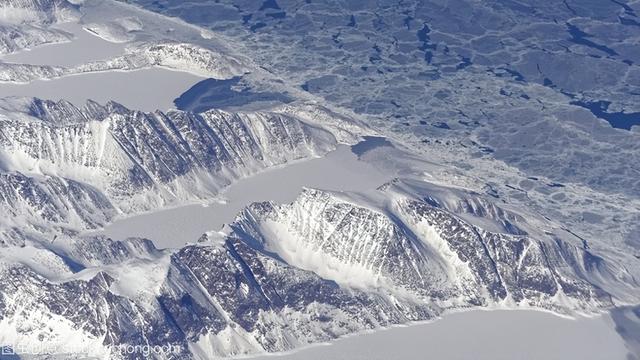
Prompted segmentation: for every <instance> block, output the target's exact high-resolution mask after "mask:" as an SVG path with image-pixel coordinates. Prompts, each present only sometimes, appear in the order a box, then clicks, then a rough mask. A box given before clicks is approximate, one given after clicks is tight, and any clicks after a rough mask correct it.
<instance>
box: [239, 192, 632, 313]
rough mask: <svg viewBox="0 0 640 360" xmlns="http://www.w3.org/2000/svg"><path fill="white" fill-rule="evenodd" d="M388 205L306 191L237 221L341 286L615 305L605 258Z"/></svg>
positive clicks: (444, 301) (413, 204) (455, 301)
mask: <svg viewBox="0 0 640 360" xmlns="http://www.w3.org/2000/svg"><path fill="white" fill-rule="evenodd" d="M384 204H385V205H384V206H381V207H379V208H375V207H371V205H359V204H358V202H357V200H353V199H349V198H344V195H333V194H330V193H327V192H322V191H317V190H306V191H305V192H303V194H302V195H301V196H300V198H298V199H297V200H296V201H295V202H293V203H292V204H289V205H276V204H273V203H260V204H254V205H252V206H251V207H249V208H248V209H247V210H246V211H245V212H244V213H243V214H242V216H241V217H240V218H239V220H238V221H237V223H236V224H234V227H235V229H236V231H238V232H239V233H240V234H242V236H244V237H247V238H250V239H253V241H254V242H255V243H258V244H261V246H262V247H264V249H265V250H266V251H271V252H274V253H276V254H277V255H278V256H280V257H281V258H282V259H284V260H285V261H286V262H287V263H289V264H291V265H294V266H297V267H300V268H303V269H306V270H310V271H314V272H316V273H318V274H321V276H323V277H325V278H329V279H332V280H335V281H337V282H338V283H341V284H343V285H347V286H356V287H360V288H366V289H370V290H371V289H378V288H379V289H384V291H391V292H392V293H393V292H395V293H398V294H406V293H410V294H414V295H415V296H418V297H421V298H423V299H428V301H435V302H436V303H438V304H439V305H440V306H443V307H448V306H465V305H467V306H468V305H487V304H492V303H516V304H523V305H531V306H539V307H550V308H558V309H561V308H573V309H581V308H597V307H602V306H608V305H611V296H610V295H609V294H608V293H607V292H606V291H604V290H603V289H601V288H600V287H599V285H597V284H599V281H598V279H599V278H600V277H601V276H607V277H609V279H610V280H611V282H612V283H616V282H624V280H622V279H615V277H614V275H612V272H611V268H610V267H611V266H612V265H611V264H608V263H607V262H606V261H605V260H604V259H602V258H600V257H598V256H595V255H593V254H591V253H590V252H589V251H587V250H585V249H583V248H582V247H579V246H576V245H575V244H570V243H567V242H565V241H563V240H560V239H557V238H554V237H553V236H549V237H543V238H538V237H532V236H529V235H513V234H508V233H494V232H490V231H486V230H483V229H481V228H478V227H477V226H474V225H471V224H470V223H468V222H466V221H464V220H462V219H461V218H459V217H458V216H456V215H455V214H453V213H451V212H449V211H447V210H444V209H441V208H438V207H436V206H433V205H432V204H429V203H428V202H425V201H423V200H417V199H411V198H403V197H397V196H396V195H389V198H388V199H387V200H385V202H384Z"/></svg>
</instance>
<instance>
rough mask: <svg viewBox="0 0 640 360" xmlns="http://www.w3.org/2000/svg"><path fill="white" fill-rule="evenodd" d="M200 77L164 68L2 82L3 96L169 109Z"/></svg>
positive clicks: (82, 103) (81, 103) (132, 107)
mask: <svg viewBox="0 0 640 360" xmlns="http://www.w3.org/2000/svg"><path fill="white" fill-rule="evenodd" d="M200 80H202V78H201V77H199V76H196V75H192V74H189V73H185V72H179V71H173V70H167V69H163V68H151V69H142V70H136V71H128V72H124V71H108V72H97V73H84V74H79V75H71V76H65V77H61V78H56V79H53V80H35V81H32V82H30V83H28V84H14V83H0V97H6V96H30V97H38V98H41V99H48V100H60V99H66V100H68V101H70V102H71V103H73V104H74V105H76V106H82V105H84V103H85V102H86V101H87V100H88V99H91V100H94V101H97V102H98V103H101V104H104V103H106V102H108V101H109V100H114V101H116V102H118V103H120V104H122V105H124V106H126V107H128V108H130V109H135V110H143V111H154V110H162V111H166V110H169V109H174V108H175V106H174V104H173V99H175V98H176V96H178V95H179V94H181V93H182V92H184V91H185V90H186V89H188V88H189V87H191V86H192V85H193V84H195V83H197V82H199V81H200Z"/></svg>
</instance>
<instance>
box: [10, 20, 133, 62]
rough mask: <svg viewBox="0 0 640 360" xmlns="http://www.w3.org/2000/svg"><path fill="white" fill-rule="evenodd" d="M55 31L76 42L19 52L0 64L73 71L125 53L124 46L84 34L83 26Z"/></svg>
mask: <svg viewBox="0 0 640 360" xmlns="http://www.w3.org/2000/svg"><path fill="white" fill-rule="evenodd" d="M55 28H56V29H60V30H63V31H66V32H68V33H71V34H73V36H74V39H73V40H72V41H69V42H65V43H57V44H50V45H43V46H38V47H36V48H34V49H30V50H23V51H19V52H16V53H13V54H9V55H5V56H3V57H0V60H2V61H4V62H11V63H19V64H33V65H53V66H66V67H72V66H76V65H80V64H83V63H87V62H90V61H96V60H105V59H110V58H113V57H116V56H118V55H122V54H123V53H124V48H125V44H122V43H112V42H109V41H106V40H104V39H102V38H100V37H98V36H95V35H93V34H91V33H90V32H88V31H86V30H84V29H83V28H82V25H81V24H76V23H67V24H60V25H56V26H55Z"/></svg>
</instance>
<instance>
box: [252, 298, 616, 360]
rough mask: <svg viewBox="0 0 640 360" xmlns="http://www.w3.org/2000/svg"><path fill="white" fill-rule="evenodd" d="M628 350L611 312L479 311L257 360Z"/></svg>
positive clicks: (589, 354) (604, 358)
mask: <svg viewBox="0 0 640 360" xmlns="http://www.w3.org/2000/svg"><path fill="white" fill-rule="evenodd" d="M627 353H628V351H627V349H626V348H625V345H624V342H623V340H622V338H621V337H620V336H619V335H618V334H617V333H616V332H615V331H614V326H613V321H612V320H611V318H610V317H608V316H600V317H593V318H585V317H578V318H576V319H570V318H564V317H559V316H556V315H553V314H550V313H546V312H540V311H522V310H495V311H481V310H475V311H466V312H461V313H454V314H449V315H445V316H444V317H443V318H442V319H439V320H437V321H434V322H431V323H424V324H417V325H410V326H404V327H395V328H391V329H387V330H381V331H376V332H373V333H368V334H362V335H356V336H349V337H346V338H343V339H339V340H336V341H334V342H332V343H330V344H320V345H312V346H310V347H307V348H303V349H301V350H299V351H295V352H293V353H290V354H284V355H267V356H261V357H256V358H253V359H252V360H303V359H304V360H324V359H332V360H395V359H398V360H399V359H402V360H425V359H475V360H483V359H486V360H501V359H504V360H507V359H548V360H553V359H558V360H560V359H583V360H587V359H588V360H616V359H619V360H623V359H626V358H627Z"/></svg>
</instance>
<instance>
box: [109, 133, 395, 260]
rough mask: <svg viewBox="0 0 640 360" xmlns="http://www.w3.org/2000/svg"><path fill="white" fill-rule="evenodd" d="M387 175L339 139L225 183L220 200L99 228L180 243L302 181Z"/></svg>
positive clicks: (358, 185)
mask: <svg viewBox="0 0 640 360" xmlns="http://www.w3.org/2000/svg"><path fill="white" fill-rule="evenodd" d="M390 179H391V176H390V175H389V174H383V173H381V172H379V171H378V170H377V169H376V168H375V167H373V166H372V165H370V164H368V163H366V162H363V161H359V160H358V158H357V157H356V155H355V154H354V153H353V152H351V151H350V148H349V147H348V146H345V145H340V146H339V147H338V149H337V150H335V151H333V152H331V153H329V154H327V155H326V156H325V157H323V158H317V159H312V160H306V161H301V162H297V163H294V164H290V165H287V166H284V167H279V168H275V169H270V170H267V171H265V172H262V173H259V174H257V175H255V176H252V177H249V178H245V179H242V180H239V181H237V182H235V183H234V184H232V185H230V186H229V187H228V188H227V190H226V191H225V192H224V193H223V194H222V196H223V197H224V198H225V199H226V203H224V204H220V203H211V204H208V205H206V206H203V205H198V204H196V205H187V206H182V207H177V208H172V209H167V210H160V211H156V212H152V213H147V214H143V215H138V216H134V217H130V218H124V219H120V220H116V221H115V222H113V223H112V224H110V225H109V226H107V227H106V228H105V230H104V232H103V233H104V234H105V235H107V236H110V237H111V238H113V239H124V238H127V237H133V236H136V237H145V238H149V239H151V240H153V242H154V243H155V244H156V246H157V247H160V248H173V247H180V246H182V245H184V244H185V243H187V242H195V241H196V240H197V239H198V238H199V237H200V235H202V234H203V233H205V232H207V231H211V230H219V229H220V228H221V227H222V225H224V224H227V223H230V222H232V221H233V220H234V218H235V216H236V215H237V214H238V213H239V212H240V211H241V210H242V209H243V208H244V207H245V206H247V205H249V204H251V203H253V202H256V201H267V200H272V201H275V202H277V203H288V202H292V201H293V200H295V198H296V197H297V196H298V194H299V193H300V191H301V190H302V188H303V187H312V188H320V189H324V190H334V191H366V190H372V189H375V188H376V187H378V186H380V185H381V184H383V183H384V182H386V181H389V180H390Z"/></svg>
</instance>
